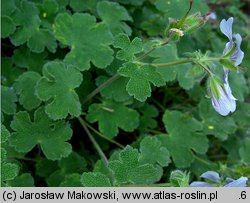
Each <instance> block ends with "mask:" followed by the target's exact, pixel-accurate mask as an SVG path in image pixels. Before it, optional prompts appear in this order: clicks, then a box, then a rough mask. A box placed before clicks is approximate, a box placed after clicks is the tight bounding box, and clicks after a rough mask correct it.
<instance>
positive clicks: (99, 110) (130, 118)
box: [87, 100, 139, 138]
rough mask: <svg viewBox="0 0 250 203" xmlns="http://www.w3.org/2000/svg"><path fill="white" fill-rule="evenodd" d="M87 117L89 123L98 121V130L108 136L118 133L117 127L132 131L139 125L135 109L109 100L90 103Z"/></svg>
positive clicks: (111, 136)
mask: <svg viewBox="0 0 250 203" xmlns="http://www.w3.org/2000/svg"><path fill="white" fill-rule="evenodd" d="M87 119H88V121H90V122H91V123H94V122H96V121H98V123H99V130H100V131H101V133H103V134H104V135H105V136H107V137H109V138H113V137H115V136H116V135H117V134H118V132H119V131H118V128H121V129H123V130H125V131H127V132H132V131H133V130H134V129H135V128H137V126H138V125H139V114H138V113H137V111H135V110H133V109H131V108H128V107H126V106H125V105H124V104H122V103H116V102H113V101H111V100H106V101H104V102H103V103H101V104H92V105H91V106H90V107H89V111H88V115H87Z"/></svg>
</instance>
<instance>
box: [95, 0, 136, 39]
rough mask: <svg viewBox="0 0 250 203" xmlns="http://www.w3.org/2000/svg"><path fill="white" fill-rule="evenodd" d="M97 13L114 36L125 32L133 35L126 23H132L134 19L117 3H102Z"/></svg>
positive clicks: (99, 3)
mask: <svg viewBox="0 0 250 203" xmlns="http://www.w3.org/2000/svg"><path fill="white" fill-rule="evenodd" d="M97 13H98V15H99V16H100V17H101V19H102V20H103V22H104V23H105V24H106V25H107V26H108V27H109V29H110V31H111V32H112V34H113V35H117V34H120V33H123V32H124V33H126V34H128V35H131V32H132V30H131V28H130V27H129V26H128V25H127V24H126V23H125V22H124V21H132V18H131V17H130V15H129V14H128V12H127V10H126V9H125V8H124V7H123V6H120V5H119V4H118V3H115V2H108V1H100V2H98V4H97Z"/></svg>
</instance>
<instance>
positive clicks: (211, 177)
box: [190, 171, 220, 187]
mask: <svg viewBox="0 0 250 203" xmlns="http://www.w3.org/2000/svg"><path fill="white" fill-rule="evenodd" d="M200 178H204V179H205V180H208V181H210V183H207V182H203V181H195V182H192V183H191V184H190V187H217V186H218V184H219V183H220V175H219V174H218V173H217V172H215V171H207V172H205V173H203V174H201V176H200Z"/></svg>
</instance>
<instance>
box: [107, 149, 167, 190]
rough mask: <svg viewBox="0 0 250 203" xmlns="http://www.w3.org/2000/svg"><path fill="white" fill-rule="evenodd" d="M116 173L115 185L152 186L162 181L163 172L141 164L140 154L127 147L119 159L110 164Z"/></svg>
mask: <svg viewBox="0 0 250 203" xmlns="http://www.w3.org/2000/svg"><path fill="white" fill-rule="evenodd" d="M108 166H109V168H110V169H111V170H112V171H113V172H114V177H115V184H116V185H123V184H152V183H154V182H156V181H158V180H159V179H160V177H161V176H162V170H161V169H160V168H159V167H154V166H153V165H152V164H149V163H146V164H140V163H139V152H138V150H136V149H133V148H132V147H130V146H127V147H126V148H125V149H123V150H122V151H121V152H120V153H119V159H118V160H113V161H110V162H109V165H108Z"/></svg>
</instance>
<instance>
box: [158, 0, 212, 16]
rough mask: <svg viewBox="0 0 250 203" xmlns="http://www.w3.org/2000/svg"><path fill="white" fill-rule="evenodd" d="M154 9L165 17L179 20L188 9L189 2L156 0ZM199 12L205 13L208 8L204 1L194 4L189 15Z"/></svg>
mask: <svg viewBox="0 0 250 203" xmlns="http://www.w3.org/2000/svg"><path fill="white" fill-rule="evenodd" d="M155 5H156V8H157V9H158V10H160V11H162V12H164V13H166V15H167V17H171V18H181V17H183V16H184V15H185V14H186V12H187V11H188V9H189V1H184V2H183V1H182V0H167V1H166V0H156V2H155ZM197 11H200V12H201V13H204V14H205V13H207V12H208V11H209V8H208V6H207V4H206V3H205V1H204V0H201V1H199V2H196V1H195V2H194V3H193V7H192V10H191V13H194V12H197Z"/></svg>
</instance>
